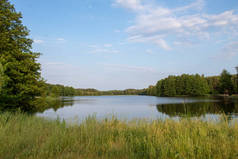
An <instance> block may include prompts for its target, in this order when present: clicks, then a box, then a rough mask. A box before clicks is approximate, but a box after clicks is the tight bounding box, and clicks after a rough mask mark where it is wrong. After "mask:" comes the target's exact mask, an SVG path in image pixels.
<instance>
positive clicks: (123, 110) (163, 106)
mask: <svg viewBox="0 0 238 159" xmlns="http://www.w3.org/2000/svg"><path fill="white" fill-rule="evenodd" d="M221 114H226V115H227V117H228V119H233V118H237V117H238V99H237V98H236V99H235V98H215V97H213V98H195V97H194V98H192V97H153V96H77V97H62V100H61V101H60V103H58V105H55V106H54V108H51V109H47V110H44V111H43V112H38V113H37V114H36V115H37V116H40V117H45V118H49V119H57V118H58V119H64V120H66V121H75V120H77V121H79V122H80V121H82V120H84V119H85V118H86V117H88V116H89V115H93V116H96V117H97V118H98V119H103V118H106V117H111V116H112V115H114V116H116V117H117V118H119V119H121V120H124V119H125V120H131V119H142V118H146V119H167V118H171V119H175V120H177V119H179V118H183V117H198V118H202V119H205V120H207V119H209V120H210V119H219V118H220V116H221Z"/></svg>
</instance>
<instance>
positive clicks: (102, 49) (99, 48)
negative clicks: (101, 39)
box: [88, 44, 120, 54]
mask: <svg viewBox="0 0 238 159" xmlns="http://www.w3.org/2000/svg"><path fill="white" fill-rule="evenodd" d="M88 47H89V48H91V50H90V52H91V53H112V54H116V53H119V52H120V51H119V50H117V49H114V48H113V46H112V44H103V45H89V46H88Z"/></svg>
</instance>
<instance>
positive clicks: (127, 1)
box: [10, 0, 238, 90]
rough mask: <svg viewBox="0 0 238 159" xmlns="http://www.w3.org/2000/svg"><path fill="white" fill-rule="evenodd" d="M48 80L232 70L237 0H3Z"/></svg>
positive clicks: (111, 84) (236, 52) (135, 79)
mask: <svg viewBox="0 0 238 159" xmlns="http://www.w3.org/2000/svg"><path fill="white" fill-rule="evenodd" d="M10 1H11V3H13V4H14V5H15V8H16V10H17V11H20V12H21V13H22V14H23V24H24V25H26V26H27V27H28V29H29V30H30V31H31V32H30V34H31V35H30V37H31V38H32V39H34V44H33V50H34V51H37V52H40V53H42V56H41V57H40V59H39V62H40V63H41V64H42V76H43V77H44V79H46V80H47V81H48V82H49V83H57V84H64V85H68V86H74V87H76V88H96V89H100V90H109V89H125V88H145V87H148V86H149V85H152V84H155V83H156V82H157V81H158V80H159V79H161V78H164V77H166V76H168V75H180V74H182V73H188V74H195V73H199V74H204V75H206V76H211V75H218V74H220V73H221V71H222V69H227V70H228V71H229V72H231V73H235V69H234V67H235V66H237V65H238V1H237V0H40V1H36V0H35V1H33V0H24V1H19V0H10Z"/></svg>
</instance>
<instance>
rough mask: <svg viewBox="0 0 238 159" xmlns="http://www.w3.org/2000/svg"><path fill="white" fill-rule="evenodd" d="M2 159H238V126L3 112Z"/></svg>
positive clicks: (223, 122) (0, 123) (0, 116)
mask: <svg viewBox="0 0 238 159" xmlns="http://www.w3.org/2000/svg"><path fill="white" fill-rule="evenodd" d="M0 146H1V149H0V158H6V159H7V158H9V159H10V158H34V159H37V158H39V159H40V158H45V159H46V158H161V159H163V158H164V159H167V158H184V159H186V158H194V159H196V158H197V159H203V158H204V159H208V158H216V159H223V158H230V159H233V158H237V157H238V125H237V122H230V123H228V122H227V121H226V119H225V118H224V119H221V120H220V121H218V122H205V121H201V120H189V119H187V120H186V119H182V120H180V121H173V120H165V121H162V120H155V121H151V122H148V121H146V120H137V121H128V122H123V121H119V120H117V119H115V118H112V119H104V120H102V121H98V120H97V119H96V118H94V117H88V118H87V119H86V120H85V121H83V122H82V123H81V124H80V125H77V124H65V122H60V121H49V120H45V119H42V118H39V117H35V116H30V115H26V114H20V113H15V114H11V113H3V114H0Z"/></svg>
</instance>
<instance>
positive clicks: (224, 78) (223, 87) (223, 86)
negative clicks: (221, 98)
mask: <svg viewBox="0 0 238 159" xmlns="http://www.w3.org/2000/svg"><path fill="white" fill-rule="evenodd" d="M231 77H232V76H231V74H230V73H229V72H228V71H227V70H223V71H222V73H221V77H220V93H224V94H232V93H233V85H232V80H231Z"/></svg>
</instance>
